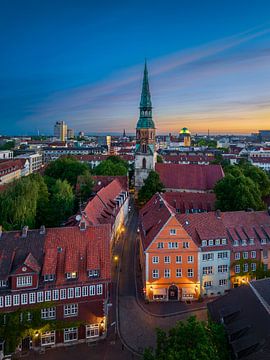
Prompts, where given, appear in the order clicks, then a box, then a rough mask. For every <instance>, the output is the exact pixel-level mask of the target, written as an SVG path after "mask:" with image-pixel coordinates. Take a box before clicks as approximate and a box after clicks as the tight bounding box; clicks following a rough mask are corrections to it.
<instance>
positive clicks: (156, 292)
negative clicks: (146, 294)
mask: <svg viewBox="0 0 270 360" xmlns="http://www.w3.org/2000/svg"><path fill="white" fill-rule="evenodd" d="M166 294H167V292H166V289H165V288H161V289H153V295H166Z"/></svg>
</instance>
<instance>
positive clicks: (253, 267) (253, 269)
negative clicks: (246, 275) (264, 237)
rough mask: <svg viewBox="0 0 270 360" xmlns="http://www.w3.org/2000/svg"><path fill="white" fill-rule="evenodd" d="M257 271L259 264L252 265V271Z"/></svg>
mask: <svg viewBox="0 0 270 360" xmlns="http://www.w3.org/2000/svg"><path fill="white" fill-rule="evenodd" d="M256 269H257V264H256V263H251V271H256Z"/></svg>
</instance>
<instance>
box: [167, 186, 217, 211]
mask: <svg viewBox="0 0 270 360" xmlns="http://www.w3.org/2000/svg"><path fill="white" fill-rule="evenodd" d="M162 197H163V199H165V200H166V201H167V202H168V203H169V204H170V205H171V206H172V207H173V208H175V209H178V210H179V211H180V213H185V212H187V211H188V212H191V211H192V210H200V211H214V209H215V202H216V195H215V194H214V193H193V192H177V191H175V192H165V193H164V194H162Z"/></svg>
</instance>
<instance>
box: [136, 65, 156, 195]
mask: <svg viewBox="0 0 270 360" xmlns="http://www.w3.org/2000/svg"><path fill="white" fill-rule="evenodd" d="M155 136H156V129H155V124H154V121H153V119H152V103H151V95H150V90H149V82H148V71H147V65H146V62H145V66H144V75H143V85H142V93H141V101H140V117H139V120H138V122H137V126H136V149H135V190H136V192H137V191H138V190H139V189H140V188H141V187H142V186H143V184H144V180H145V179H146V178H147V177H148V175H149V173H150V171H151V170H154V169H155V163H156V150H155Z"/></svg>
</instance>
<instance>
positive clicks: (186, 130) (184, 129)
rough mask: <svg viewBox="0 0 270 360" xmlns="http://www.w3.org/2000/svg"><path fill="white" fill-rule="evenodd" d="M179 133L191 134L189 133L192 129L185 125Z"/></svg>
mask: <svg viewBox="0 0 270 360" xmlns="http://www.w3.org/2000/svg"><path fill="white" fill-rule="evenodd" d="M179 133H180V134H189V135H190V131H189V130H188V128H186V127H184V128H183V129H181V130H180V132H179Z"/></svg>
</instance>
